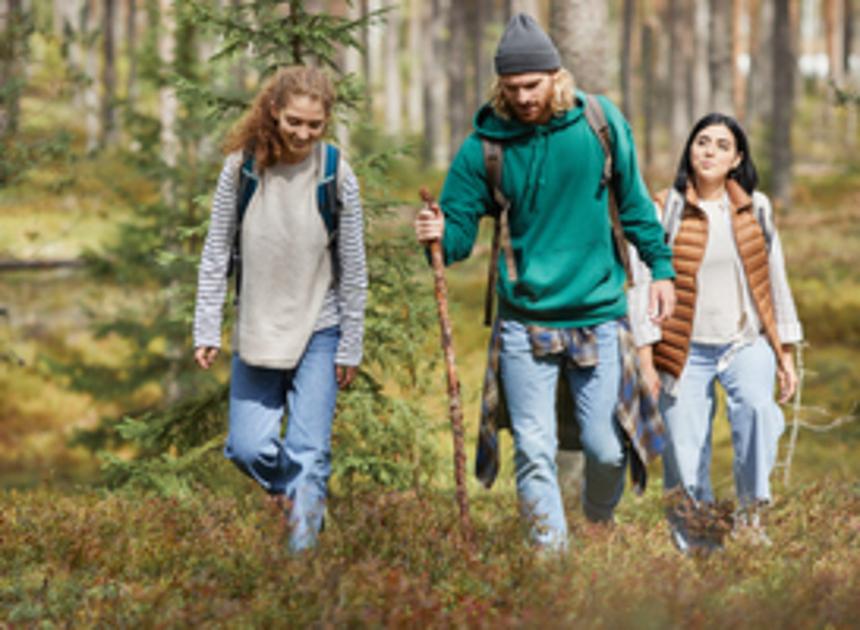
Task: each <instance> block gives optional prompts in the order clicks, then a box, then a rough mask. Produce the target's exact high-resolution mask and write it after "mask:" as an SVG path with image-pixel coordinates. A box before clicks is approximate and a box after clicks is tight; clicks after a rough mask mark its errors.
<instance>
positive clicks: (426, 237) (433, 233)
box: [414, 203, 445, 244]
mask: <svg viewBox="0 0 860 630" xmlns="http://www.w3.org/2000/svg"><path fill="white" fill-rule="evenodd" d="M414 225H415V236H416V237H417V238H418V241H419V242H421V243H424V244H427V243H430V242H431V241H438V240H441V239H442V235H443V234H445V217H444V216H443V214H442V210H440V208H439V205H438V204H436V203H434V204H432V205H431V206H430V208H421V210H419V211H418V214H417V215H416V216H415V224H414Z"/></svg>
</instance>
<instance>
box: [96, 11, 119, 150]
mask: <svg viewBox="0 0 860 630" xmlns="http://www.w3.org/2000/svg"><path fill="white" fill-rule="evenodd" d="M102 7H103V12H102V94H101V100H102V103H101V118H102V120H101V141H100V143H99V144H100V145H101V146H103V147H104V146H112V145H114V144H116V141H117V127H116V63H115V62H116V51H115V46H114V27H115V22H116V19H115V18H116V0H103V3H102Z"/></svg>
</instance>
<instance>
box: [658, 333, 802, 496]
mask: <svg viewBox="0 0 860 630" xmlns="http://www.w3.org/2000/svg"><path fill="white" fill-rule="evenodd" d="M730 348H731V346H729V345H723V346H712V345H704V344H697V343H692V344H690V354H689V357H688V358H687V364H686V365H685V367H684V371H683V372H682V374H681V380H680V382H679V383H678V391H677V397H672V396H669V395H668V394H666V393H662V394H661V396H660V411H661V412H662V414H663V420H664V422H665V424H666V433H667V438H668V439H667V444H666V451H665V452H664V454H663V471H664V486H665V487H666V489H671V488H675V487H677V486H681V487H682V488H684V490H686V492H687V493H688V494H689V495H690V497H691V498H693V499H694V500H696V501H705V502H708V501H713V500H714V493H713V489H712V488H711V433H712V429H713V421H714V413H715V411H716V396H715V391H714V390H715V388H714V385H715V382H716V381H717V380H719V381H720V384H721V385H722V386H723V389H724V390H725V392H726V405H727V411H728V417H729V423H730V424H731V427H732V444H733V446H734V451H735V453H734V477H735V487H736V490H737V497H738V501H739V503H740V504H741V505H742V506H744V507H746V506H750V505H752V504H753V503H755V502H758V501H769V500H770V484H769V481H768V478H769V476H770V473H771V471H772V470H773V466H774V464H775V463H776V456H777V445H778V442H779V436H780V435H781V434H782V431H783V429H784V427H785V422H784V420H783V416H782V410H781V409H780V408H779V406H778V405H777V404H776V402H775V401H774V397H773V387H774V377H775V374H776V357H775V356H774V353H773V350H772V349H771V347H770V345H769V344H768V343H767V341H766V340H765V338H764V337H761V336H760V337H758V339H756V341H754V342H753V343H751V344H749V345H746V346H743V347H741V348H740V349H738V350H737V351H736V353H735V354H734V356H732V357H730V358H729V360H728V362H726V364H725V366H719V368H722V369H718V364H719V363H720V360H721V359H724V355H725V354H726V352H728V351H729V350H730ZM724 362H725V361H724Z"/></svg>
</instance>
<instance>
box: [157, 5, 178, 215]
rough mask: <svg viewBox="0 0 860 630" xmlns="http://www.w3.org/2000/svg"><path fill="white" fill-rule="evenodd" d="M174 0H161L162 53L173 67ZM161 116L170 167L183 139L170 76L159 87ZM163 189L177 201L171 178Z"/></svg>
mask: <svg viewBox="0 0 860 630" xmlns="http://www.w3.org/2000/svg"><path fill="white" fill-rule="evenodd" d="M172 5H173V3H172V2H171V0H159V9H160V11H159V16H160V20H161V29H160V30H159V33H158V57H159V59H160V60H161V64H162V67H163V68H165V69H171V68H173V65H174V62H175V61H176V15H175V14H174V12H173V6H172ZM158 102H159V119H160V122H161V136H160V137H161V159H162V161H163V162H164V164H165V165H166V166H167V167H170V168H174V167H175V166H176V163H177V159H178V157H179V139H178V137H177V134H176V120H177V114H178V108H179V102H178V99H177V98H176V90H175V88H174V87H173V86H172V85H171V84H170V83H168V82H167V81H166V80H163V81H162V85H161V88H159V90H158ZM161 193H162V196H163V197H164V200H165V203H167V204H172V203H173V202H174V201H175V190H174V187H173V185H172V182H171V180H170V179H167V178H166V179H165V180H164V182H163V183H162V187H161Z"/></svg>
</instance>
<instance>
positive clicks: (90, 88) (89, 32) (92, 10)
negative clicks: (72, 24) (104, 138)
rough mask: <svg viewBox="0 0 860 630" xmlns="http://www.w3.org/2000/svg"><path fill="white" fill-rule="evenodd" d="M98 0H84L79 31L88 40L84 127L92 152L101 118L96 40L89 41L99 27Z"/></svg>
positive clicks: (97, 139)
mask: <svg viewBox="0 0 860 630" xmlns="http://www.w3.org/2000/svg"><path fill="white" fill-rule="evenodd" d="M97 5H98V0H84V10H83V12H82V15H81V23H82V30H81V33H82V34H83V35H84V36H85V38H86V39H87V40H88V41H87V44H86V48H85V50H84V80H85V81H86V84H85V86H84V127H85V129H86V134H87V144H86V150H87V153H94V152H95V151H96V150H97V149H98V147H99V142H100V140H101V135H102V134H101V129H100V126H101V119H100V117H99V95H98V90H97V89H96V88H97V86H98V78H97V76H96V75H97V74H98V64H99V62H98V51H97V49H96V42H95V41H91V38H92V37H93V34H94V33H95V32H96V31H97V30H98V28H99V20H98V6H97Z"/></svg>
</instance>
